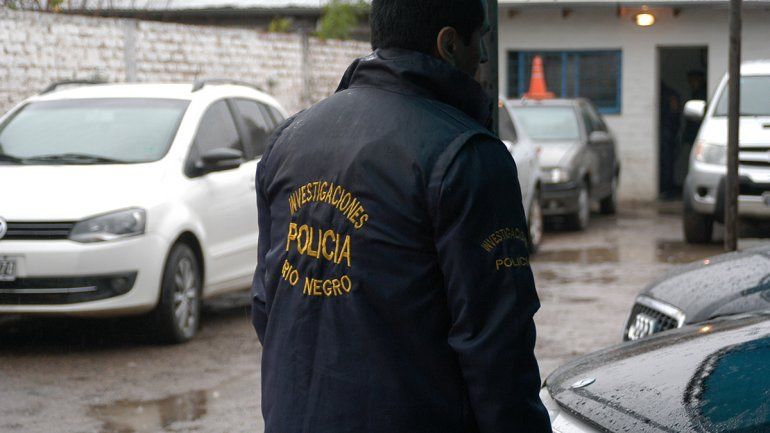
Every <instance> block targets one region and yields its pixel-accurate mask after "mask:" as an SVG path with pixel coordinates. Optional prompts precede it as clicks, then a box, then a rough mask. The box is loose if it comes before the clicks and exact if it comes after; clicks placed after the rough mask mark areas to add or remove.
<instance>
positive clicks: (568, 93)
mask: <svg viewBox="0 0 770 433" xmlns="http://www.w3.org/2000/svg"><path fill="white" fill-rule="evenodd" d="M536 55H539V56H540V57H541V58H542V59H543V70H544V72H545V79H546V83H547V84H548V90H550V91H551V92H554V93H555V94H556V96H557V97H561V98H577V97H582V98H588V99H590V100H591V102H593V103H594V105H596V107H597V108H598V110H599V112H601V113H603V114H618V113H620V96H621V95H620V64H621V52H620V50H611V51H607V50H594V51H509V52H508V97H510V98H520V97H521V96H522V95H523V94H524V93H526V92H527V90H528V89H529V78H530V75H531V73H532V59H533V58H534V57H535V56H536Z"/></svg>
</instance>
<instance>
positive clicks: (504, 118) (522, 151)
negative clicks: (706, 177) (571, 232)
mask: <svg viewBox="0 0 770 433" xmlns="http://www.w3.org/2000/svg"><path fill="white" fill-rule="evenodd" d="M499 114H500V139H501V140H502V141H503V143H505V147H506V148H507V149H508V152H510V154H511V156H512V157H513V160H514V161H515V162H516V170H517V172H518V173H517V174H518V178H519V185H520V187H521V199H522V204H523V205H524V213H525V214H526V216H527V224H528V227H529V239H530V250H531V252H532V253H535V252H537V249H538V247H539V246H540V242H541V241H542V239H543V212H542V210H541V207H540V202H541V200H540V191H541V186H540V163H539V161H538V157H537V154H538V152H539V148H538V147H537V145H535V144H534V143H533V142H532V140H530V139H529V138H527V136H526V135H524V134H522V133H521V132H520V131H519V128H517V127H516V125H515V124H514V123H513V120H511V116H510V111H509V108H508V107H507V106H506V105H505V103H504V102H503V101H502V100H501V101H500V104H499Z"/></svg>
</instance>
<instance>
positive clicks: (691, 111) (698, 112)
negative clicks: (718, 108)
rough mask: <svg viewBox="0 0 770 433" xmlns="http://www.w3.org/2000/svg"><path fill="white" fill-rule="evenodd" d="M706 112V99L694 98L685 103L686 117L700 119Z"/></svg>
mask: <svg viewBox="0 0 770 433" xmlns="http://www.w3.org/2000/svg"><path fill="white" fill-rule="evenodd" d="M705 114H706V101H701V100H699V99H693V100H692V101H687V103H685V104H684V117H686V118H687V119H688V120H695V121H700V120H702V119H703V116H704V115H705Z"/></svg>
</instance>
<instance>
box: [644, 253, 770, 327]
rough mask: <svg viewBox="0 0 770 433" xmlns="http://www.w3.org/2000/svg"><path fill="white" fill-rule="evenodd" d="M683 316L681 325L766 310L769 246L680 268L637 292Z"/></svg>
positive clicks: (769, 300) (768, 305) (769, 291)
mask: <svg viewBox="0 0 770 433" xmlns="http://www.w3.org/2000/svg"><path fill="white" fill-rule="evenodd" d="M641 294H643V295H647V296H651V297H653V298H655V299H659V300H661V301H664V302H666V303H668V304H671V305H673V306H675V307H677V308H679V309H681V310H682V311H683V312H684V313H685V323H697V322H700V321H703V320H708V319H711V318H714V317H717V316H720V315H729V314H736V313H743V312H750V311H755V310H761V309H770V245H764V246H760V247H757V248H752V249H749V250H746V251H742V252H736V253H728V254H721V255H718V256H714V257H711V258H708V259H705V260H700V261H697V262H694V263H691V264H689V265H684V266H680V267H677V268H674V269H673V270H671V271H669V272H667V273H665V274H664V275H663V276H662V277H661V278H659V279H657V280H655V281H653V282H652V283H650V284H649V285H648V286H647V287H645V289H644V290H643V291H642V292H641Z"/></svg>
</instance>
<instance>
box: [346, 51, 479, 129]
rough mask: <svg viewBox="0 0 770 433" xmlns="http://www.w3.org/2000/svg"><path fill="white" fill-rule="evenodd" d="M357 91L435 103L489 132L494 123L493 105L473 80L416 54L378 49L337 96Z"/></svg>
mask: <svg viewBox="0 0 770 433" xmlns="http://www.w3.org/2000/svg"><path fill="white" fill-rule="evenodd" d="M355 87H377V88H381V89H385V90H390V91H395V92H399V93H404V94H410V95H418V96H422V97H426V98H430V99H435V100H438V101H440V102H443V103H445V104H448V105H451V106H453V107H455V108H457V109H459V110H461V111H462V112H464V113H465V114H467V115H468V116H470V117H472V118H473V119H474V120H476V121H477V122H479V123H480V124H482V125H484V126H485V127H487V128H489V127H490V125H491V122H492V101H491V100H490V98H489V97H488V96H487V94H486V93H485V92H484V90H483V89H482V87H481V85H480V84H479V83H478V82H477V81H476V80H474V79H473V77H471V76H469V75H468V74H466V73H464V72H462V71H460V70H458V69H456V68H455V67H453V66H452V65H450V64H448V63H446V62H444V61H442V60H440V59H437V58H435V57H433V56H429V55H427V54H423V53H419V52H416V51H410V50H404V49H398V48H388V49H378V50H375V51H374V52H373V53H372V54H370V55H368V56H366V57H362V58H360V59H356V60H355V61H354V62H353V63H352V64H351V65H350V66H349V67H348V69H347V71H345V75H344V76H343V77H342V81H341V82H340V85H339V87H338V88H337V92H339V91H342V90H345V89H348V88H355Z"/></svg>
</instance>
